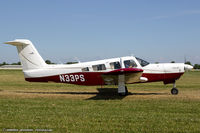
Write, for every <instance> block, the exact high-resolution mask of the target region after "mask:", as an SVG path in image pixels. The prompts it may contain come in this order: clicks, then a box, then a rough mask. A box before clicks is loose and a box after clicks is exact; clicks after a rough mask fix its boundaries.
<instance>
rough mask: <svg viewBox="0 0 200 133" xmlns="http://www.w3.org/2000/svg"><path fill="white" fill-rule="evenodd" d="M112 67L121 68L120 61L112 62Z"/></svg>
mask: <svg viewBox="0 0 200 133" xmlns="http://www.w3.org/2000/svg"><path fill="white" fill-rule="evenodd" d="M110 67H111V69H120V68H121V65H120V63H119V62H118V61H117V62H111V63H110Z"/></svg>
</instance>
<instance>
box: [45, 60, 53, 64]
mask: <svg viewBox="0 0 200 133" xmlns="http://www.w3.org/2000/svg"><path fill="white" fill-rule="evenodd" d="M45 62H46V63H47V64H53V63H52V62H51V61H50V60H46V61H45Z"/></svg>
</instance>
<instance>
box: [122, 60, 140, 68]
mask: <svg viewBox="0 0 200 133" xmlns="http://www.w3.org/2000/svg"><path fill="white" fill-rule="evenodd" d="M124 66H125V68H133V67H137V64H136V63H135V61H134V60H125V61H124Z"/></svg>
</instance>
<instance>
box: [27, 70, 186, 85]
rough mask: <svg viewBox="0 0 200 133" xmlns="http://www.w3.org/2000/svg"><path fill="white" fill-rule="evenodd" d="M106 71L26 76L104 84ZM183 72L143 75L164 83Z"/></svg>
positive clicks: (34, 79) (175, 78)
mask: <svg viewBox="0 0 200 133" xmlns="http://www.w3.org/2000/svg"><path fill="white" fill-rule="evenodd" d="M102 74H105V73H104V72H80V73H71V74H61V75H55V76H47V77H37V78H25V80H26V81H29V82H49V81H50V82H57V83H70V84H77V85H104V84H105V83H104V81H103V79H102V77H101V75H102ZM181 75H183V73H165V74H164V73H158V74H157V73H143V74H142V77H146V78H147V79H148V82H156V81H164V83H173V82H174V81H175V80H177V79H179V78H180V77H181Z"/></svg>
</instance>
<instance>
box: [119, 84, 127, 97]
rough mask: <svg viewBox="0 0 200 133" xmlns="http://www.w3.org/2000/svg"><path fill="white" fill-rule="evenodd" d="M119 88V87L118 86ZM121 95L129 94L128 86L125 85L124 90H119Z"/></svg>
mask: <svg viewBox="0 0 200 133" xmlns="http://www.w3.org/2000/svg"><path fill="white" fill-rule="evenodd" d="M118 89H119V88H118ZM118 94H119V96H127V95H128V89H127V87H126V86H124V92H119V91H118Z"/></svg>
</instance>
